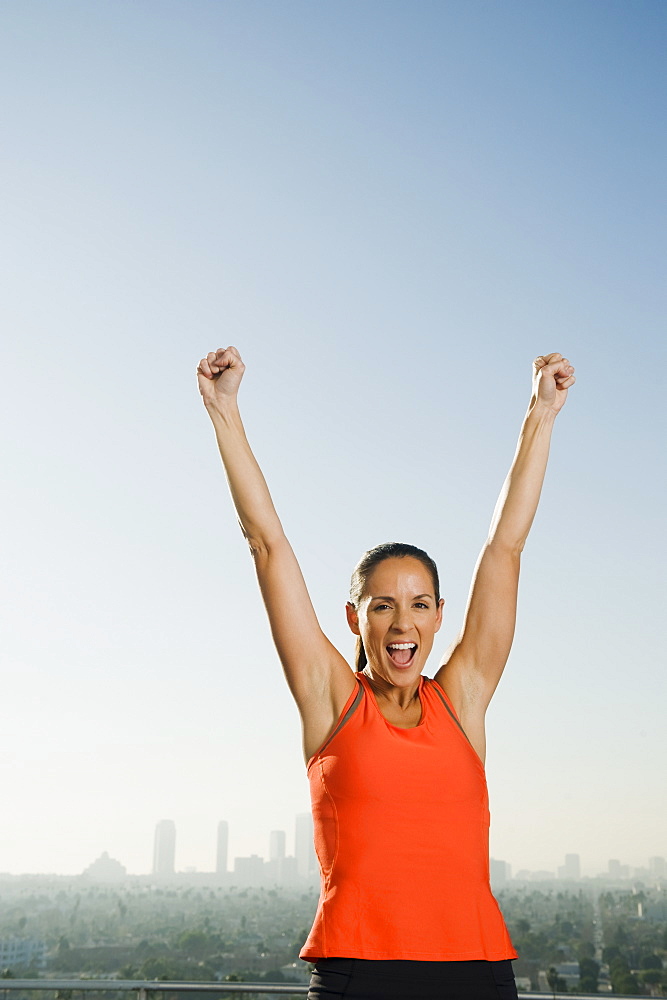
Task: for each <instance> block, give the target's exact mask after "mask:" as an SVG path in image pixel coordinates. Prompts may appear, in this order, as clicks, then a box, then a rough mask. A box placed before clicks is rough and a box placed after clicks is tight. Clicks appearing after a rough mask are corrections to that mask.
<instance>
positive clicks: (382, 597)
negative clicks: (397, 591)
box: [371, 594, 433, 601]
mask: <svg viewBox="0 0 667 1000" xmlns="http://www.w3.org/2000/svg"><path fill="white" fill-rule="evenodd" d="M422 597H428V598H429V599H430V600H433V594H417V595H416V597H413V598H412V600H413V601H418V600H419V599H420V598H422ZM395 600H396V598H395V597H389V596H388V595H387V594H378V595H377V596H373V597H371V601H395Z"/></svg>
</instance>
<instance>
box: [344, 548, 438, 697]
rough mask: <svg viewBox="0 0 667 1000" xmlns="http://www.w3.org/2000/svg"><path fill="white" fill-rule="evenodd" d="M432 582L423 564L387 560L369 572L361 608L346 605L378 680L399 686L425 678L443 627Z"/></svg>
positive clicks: (360, 604)
mask: <svg viewBox="0 0 667 1000" xmlns="http://www.w3.org/2000/svg"><path fill="white" fill-rule="evenodd" d="M444 603H445V602H444V601H443V600H442V599H441V600H440V601H436V599H435V593H434V590H433V579H432V577H431V574H430V572H429V571H428V569H427V568H426V566H424V564H423V563H422V562H420V561H419V559H414V558H413V557H411V556H404V557H400V558H392V559H384V560H383V561H382V562H381V563H378V565H377V566H376V567H375V568H374V569H373V570H372V571H371V573H370V574H369V576H368V579H367V582H366V589H365V590H364V593H363V594H362V597H361V600H360V602H359V607H358V608H356V609H355V608H354V607H353V606H352V605H351V604H348V606H347V618H348V623H349V626H350V628H351V629H352V631H353V632H354V633H355V635H360V636H361V638H362V640H363V643H364V649H365V650H366V657H367V658H368V664H369V667H370V669H371V671H372V673H373V675H374V676H378V677H381V678H383V679H384V680H386V681H387V682H388V683H389V684H391V685H393V686H395V687H407V686H409V685H410V684H413V683H414V682H415V681H416V680H417V678H418V677H419V675H420V674H421V672H422V670H423V669H424V666H425V664H426V660H427V658H428V655H429V653H430V652H431V648H432V646H433V638H434V636H435V633H436V632H437V631H438V629H439V628H440V625H441V624H442V606H443V604H444Z"/></svg>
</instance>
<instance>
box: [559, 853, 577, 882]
mask: <svg viewBox="0 0 667 1000" xmlns="http://www.w3.org/2000/svg"><path fill="white" fill-rule="evenodd" d="M558 878H566V879H571V880H573V881H577V880H578V879H580V878H581V859H580V857H579V855H578V854H566V855H565V864H564V865H560V867H559V868H558Z"/></svg>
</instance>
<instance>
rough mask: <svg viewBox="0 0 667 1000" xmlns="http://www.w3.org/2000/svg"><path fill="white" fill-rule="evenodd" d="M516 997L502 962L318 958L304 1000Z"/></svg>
mask: <svg viewBox="0 0 667 1000" xmlns="http://www.w3.org/2000/svg"><path fill="white" fill-rule="evenodd" d="M336 998H344V1000H516V998H517V992H516V984H515V982H514V971H513V969H512V963H511V961H510V960H509V959H507V960H506V961H503V962H485V961H483V960H477V961H474V962H405V961H382V962H377V961H369V960H368V959H363V958H322V959H320V960H319V962H316V963H315V969H314V971H313V974H312V976H311V980H310V990H309V992H308V998H307V1000H336Z"/></svg>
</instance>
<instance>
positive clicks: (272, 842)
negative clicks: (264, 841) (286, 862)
mask: <svg viewBox="0 0 667 1000" xmlns="http://www.w3.org/2000/svg"><path fill="white" fill-rule="evenodd" d="M284 857H285V831H284V830H272V831H271V833H270V834H269V861H282V859H283V858H284Z"/></svg>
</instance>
